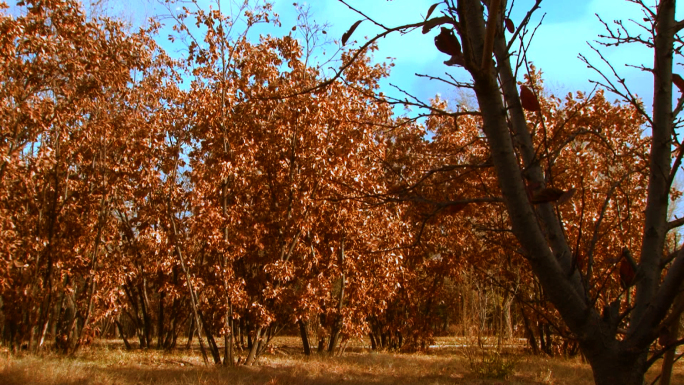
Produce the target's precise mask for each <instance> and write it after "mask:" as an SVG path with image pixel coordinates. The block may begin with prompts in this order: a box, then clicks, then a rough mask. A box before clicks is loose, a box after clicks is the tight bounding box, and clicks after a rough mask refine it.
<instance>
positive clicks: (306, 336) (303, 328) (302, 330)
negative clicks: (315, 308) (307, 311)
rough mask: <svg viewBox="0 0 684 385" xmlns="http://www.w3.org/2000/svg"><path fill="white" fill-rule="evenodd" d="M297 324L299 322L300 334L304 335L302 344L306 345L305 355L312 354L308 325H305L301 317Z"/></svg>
mask: <svg viewBox="0 0 684 385" xmlns="http://www.w3.org/2000/svg"><path fill="white" fill-rule="evenodd" d="M297 324H299V334H300V335H301V336H302V345H303V346H304V355H305V356H310V355H311V346H309V333H308V332H307V331H306V325H304V322H303V321H302V320H301V319H300V320H299V321H297Z"/></svg>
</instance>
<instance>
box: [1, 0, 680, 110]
mask: <svg viewBox="0 0 684 385" xmlns="http://www.w3.org/2000/svg"><path fill="white" fill-rule="evenodd" d="M222 1H223V9H224V11H225V10H227V9H229V4H230V3H231V1H235V0H222ZM240 1H241V0H237V2H240ZM295 1H296V0H274V1H273V3H274V10H275V12H277V13H278V14H279V15H280V20H281V22H282V27H281V28H276V27H272V26H268V27H266V26H260V27H259V28H256V29H255V31H254V34H253V35H252V36H253V38H255V39H256V38H258V34H272V35H275V36H282V35H285V34H287V33H289V32H290V30H291V28H292V26H293V25H295V23H296V12H295V7H294V6H293V2H295ZM436 1H437V0H393V1H391V2H390V1H386V0H347V2H348V3H349V4H350V5H352V6H354V7H356V8H357V9H359V10H361V11H362V12H364V13H365V14H367V15H368V16H370V17H372V18H374V19H376V20H377V21H379V22H381V23H383V24H385V25H388V26H396V25H401V24H406V23H413V22H417V21H420V20H422V17H423V15H424V14H425V13H426V12H427V10H428V8H429V7H430V5H432V4H433V3H435V2H436ZM199 2H200V4H202V6H204V7H205V9H208V8H209V5H210V4H213V6H214V8H215V7H216V5H215V4H216V0H199ZM298 2H299V3H300V4H307V5H308V6H310V7H311V10H312V13H313V16H314V19H315V20H316V21H317V22H318V23H319V24H323V23H326V22H327V23H330V24H331V27H330V28H329V29H328V30H327V32H328V36H332V37H334V38H336V39H338V40H339V38H340V37H341V36H342V34H343V33H344V32H345V31H346V30H347V29H348V28H349V26H350V25H351V24H353V23H354V22H355V21H356V20H358V19H360V18H361V17H360V16H359V15H358V14H356V13H354V12H353V11H352V10H350V9H349V8H348V7H347V6H345V5H344V4H342V3H341V2H339V1H338V0H309V1H307V2H303V1H298ZM645 2H646V3H647V4H654V3H655V0H645ZM10 3H13V2H12V1H10ZM533 3H534V0H516V1H515V8H514V12H513V15H512V20H513V22H514V23H515V24H516V25H517V24H518V23H519V22H520V21H521V20H522V18H523V16H524V15H525V13H526V12H527V10H528V9H529V8H530V6H531V5H532V4H533ZM106 7H107V13H109V14H113V15H115V16H123V17H124V18H127V19H130V20H131V21H132V22H133V24H140V23H141V22H142V21H143V20H145V18H146V17H149V16H152V15H154V14H158V13H163V12H165V10H164V9H163V7H161V6H160V5H159V3H158V2H156V1H155V0H118V1H117V0H109V1H108V2H106ZM681 11H684V9H681V10H680V11H679V12H678V18H680V19H681V18H683V17H684V12H681ZM595 14H599V15H601V16H602V17H603V18H604V20H606V21H608V22H611V21H612V20H623V21H625V23H629V22H628V20H629V19H630V18H633V19H635V20H641V18H642V17H643V16H642V14H641V11H640V9H639V7H638V6H636V5H634V4H631V3H629V2H628V1H626V0H575V1H564V0H544V1H543V2H542V7H541V9H540V10H538V11H537V13H536V17H535V19H534V20H533V21H534V22H538V21H539V19H540V18H541V16H542V15H545V17H544V21H543V23H542V25H541V27H540V29H539V31H538V32H537V35H536V36H535V38H534V41H533V42H532V46H531V49H530V51H529V54H528V58H529V59H530V60H531V61H532V62H533V63H534V64H535V65H536V66H537V67H538V68H540V69H541V70H542V71H543V73H544V80H545V85H546V88H547V92H549V93H553V94H556V95H557V96H563V95H565V94H567V93H568V92H571V91H576V90H583V91H589V90H591V89H592V85H591V84H590V83H589V81H588V80H589V79H598V78H599V77H598V75H597V74H596V73H595V72H593V71H592V70H589V69H588V68H586V66H585V65H584V63H582V62H581V61H580V60H579V59H578V55H579V54H580V53H583V54H585V55H586V56H587V57H589V58H590V60H591V61H592V62H593V63H595V64H597V65H599V64H601V63H600V60H599V58H598V57H597V56H596V55H595V54H594V53H593V52H592V51H591V49H590V48H589V46H588V45H587V42H588V41H589V42H593V41H594V40H596V39H597V35H598V34H600V33H602V32H603V31H604V29H603V26H602V25H601V23H600V22H599V21H598V19H597V17H596V16H595ZM379 31H380V29H379V28H378V27H376V26H374V25H373V24H371V23H369V22H365V23H362V24H361V25H360V26H359V28H358V29H357V30H356V32H355V33H354V35H353V37H352V40H357V41H359V42H363V41H364V40H365V38H366V37H370V36H373V35H374V34H376V33H378V32H379ZM436 34H437V31H436V30H435V31H432V32H431V33H429V34H427V35H423V34H421V32H420V31H415V32H412V33H410V34H407V35H404V36H401V35H399V34H395V35H391V36H389V37H387V38H385V39H383V40H381V41H380V42H379V47H380V49H379V51H378V52H376V54H375V59H376V60H377V61H386V60H387V59H386V58H388V57H390V58H394V60H393V62H394V64H395V67H394V68H393V69H392V74H391V76H390V78H389V79H388V81H386V82H385V83H384V85H385V87H386V86H387V85H388V84H389V83H390V82H391V83H393V84H396V85H398V86H399V87H401V88H403V89H405V90H406V91H408V92H410V93H411V94H413V95H416V96H418V97H420V98H421V99H423V100H424V101H427V100H428V99H429V98H432V97H434V96H435V95H436V94H438V93H439V94H440V95H441V96H442V97H443V98H446V99H456V98H458V97H459V91H457V90H454V89H453V88H450V87H446V86H444V85H442V84H440V83H438V82H430V81H426V80H424V79H421V78H418V77H416V76H415V75H414V74H415V73H416V72H417V73H421V74H431V75H443V74H444V73H445V72H448V73H449V74H451V75H453V76H454V77H456V78H457V79H459V80H468V75H467V73H466V72H465V70H464V69H462V68H460V67H447V66H445V65H444V64H443V61H444V60H446V59H447V57H446V55H444V54H442V53H440V52H439V51H438V50H437V49H436V48H435V46H434V43H433V38H434V36H435V35H436ZM159 41H160V42H161V43H162V45H163V46H164V47H165V48H166V49H167V50H169V51H178V50H179V49H181V50H182V47H180V46H179V45H178V42H176V43H175V45H174V44H170V43H168V42H167V41H166V33H164V34H162V35H161V36H160V38H159ZM601 50H602V52H603V54H604V55H605V56H606V57H607V58H608V59H609V60H610V61H611V62H612V63H613V64H614V65H615V67H616V68H617V69H618V70H619V73H620V76H621V77H624V78H626V79H627V82H628V84H629V85H630V86H631V88H632V90H633V91H634V92H635V93H637V94H638V95H639V96H640V97H642V99H643V100H644V102H645V103H646V105H647V106H650V103H651V99H652V80H651V79H649V76H648V74H647V73H643V72H642V71H639V70H637V69H634V68H629V67H625V64H633V65H640V64H645V65H646V66H650V64H651V62H652V60H653V59H652V57H653V56H652V53H651V52H650V51H649V50H647V49H645V48H643V47H639V46H637V45H632V46H623V47H618V48H605V47H602V48H601ZM326 51H327V53H328V54H330V53H331V52H334V51H335V47H332V46H331V47H329V48H328V49H327V50H326ZM675 72H679V73H681V74H683V75H684V69H682V68H681V66H680V67H677V68H675ZM385 91H386V92H387V93H389V94H391V95H392V94H393V95H398V94H397V93H396V92H395V91H393V90H392V89H390V88H389V87H386V88H385ZM610 98H611V99H613V98H614V97H612V96H611V97H610Z"/></svg>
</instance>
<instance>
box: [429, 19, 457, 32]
mask: <svg viewBox="0 0 684 385" xmlns="http://www.w3.org/2000/svg"><path fill="white" fill-rule="evenodd" d="M450 23H453V20H452V19H451V18H450V17H449V16H440V17H435V18H434V19H430V20H426V21H425V23H423V35H425V34H426V33H428V32H430V31H432V29H433V28H435V27H436V26H438V25H442V24H450Z"/></svg>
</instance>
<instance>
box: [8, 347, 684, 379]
mask: <svg viewBox="0 0 684 385" xmlns="http://www.w3.org/2000/svg"><path fill="white" fill-rule="evenodd" d="M459 341H460V340H458V339H439V340H438V343H437V345H441V346H445V345H446V346H447V347H442V348H433V349H430V351H429V352H427V353H414V354H400V353H387V352H380V353H376V352H370V351H367V349H365V344H364V342H362V341H359V342H354V343H352V344H350V348H349V353H346V354H345V355H344V356H342V357H329V356H327V355H315V354H314V355H313V356H311V357H305V356H304V355H303V354H302V353H301V345H300V343H299V339H298V338H294V337H280V338H277V339H276V340H275V341H274V344H273V345H274V348H273V349H271V351H270V352H269V353H267V354H265V355H264V356H263V357H262V358H260V359H259V361H258V363H257V365H256V366H253V367H244V366H241V367H236V368H224V367H217V366H214V365H210V366H208V367H206V366H204V364H203V362H202V359H201V357H200V355H199V353H198V351H197V350H196V349H193V350H192V351H187V350H185V349H177V350H175V351H173V352H164V351H159V350H154V349H149V350H139V349H135V350H132V351H126V350H125V349H123V346H122V345H121V344H120V343H118V341H102V342H100V343H97V344H96V345H94V346H92V347H89V348H86V349H83V350H82V351H81V352H80V353H79V354H77V355H76V356H75V357H62V356H58V355H55V354H52V353H44V354H38V355H19V356H13V357H10V356H8V355H7V353H6V351H0V384H4V385H15V384H16V385H24V384H38V385H41V384H60V385H72V384H73V385H77V384H123V385H128V384H130V385H147V384H178V385H181V384H182V385H185V384H245V385H247V384H271V385H276V384H278V385H299V384H321V385H327V384H340V383H344V384H379V385H384V384H592V383H593V381H592V376H591V370H590V368H589V366H588V365H587V364H586V363H583V362H582V360H581V359H580V358H571V359H563V358H548V357H539V356H536V357H535V356H529V355H525V354H523V353H517V354H518V356H516V359H515V367H514V369H513V371H512V373H511V374H510V375H509V376H508V377H507V378H505V379H488V378H479V377H477V376H476V375H475V374H473V373H471V371H470V370H469V361H468V359H467V358H466V357H465V355H464V354H462V351H461V350H459V348H457V347H449V346H451V345H457V342H459ZM181 346H182V345H181ZM657 369H658V368H654V370H653V371H652V372H653V373H651V374H650V375H649V378H650V379H652V378H654V376H655V374H657ZM648 383H650V381H648ZM672 383H684V367H683V366H682V364H678V365H677V367H676V370H675V377H674V379H673V382H672Z"/></svg>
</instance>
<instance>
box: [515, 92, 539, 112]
mask: <svg viewBox="0 0 684 385" xmlns="http://www.w3.org/2000/svg"><path fill="white" fill-rule="evenodd" d="M520 104H522V108H524V109H525V110H527V111H533V112H536V111H541V106H540V105H539V100H537V96H536V95H535V94H534V92H532V90H531V89H529V87H527V86H524V85H523V86H520Z"/></svg>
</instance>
